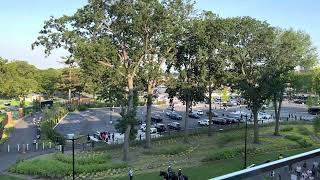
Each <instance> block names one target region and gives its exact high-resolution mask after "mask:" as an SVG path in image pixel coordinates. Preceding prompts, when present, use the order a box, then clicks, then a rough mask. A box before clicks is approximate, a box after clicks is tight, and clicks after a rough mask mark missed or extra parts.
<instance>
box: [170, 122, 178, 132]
mask: <svg viewBox="0 0 320 180" xmlns="http://www.w3.org/2000/svg"><path fill="white" fill-rule="evenodd" d="M168 128H169V129H173V130H178V131H179V130H181V126H180V123H178V122H172V123H169V124H168Z"/></svg>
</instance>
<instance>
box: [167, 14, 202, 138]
mask: <svg viewBox="0 0 320 180" xmlns="http://www.w3.org/2000/svg"><path fill="white" fill-rule="evenodd" d="M198 23H200V21H199V20H190V21H187V22H186V23H185V26H184V27H183V28H184V29H185V32H183V37H182V39H181V40H180V42H179V43H178V45H177V51H176V54H175V56H174V58H173V59H172V60H171V61H168V69H167V71H170V70H171V67H174V70H175V71H177V72H179V76H178V78H177V79H171V81H172V82H170V83H169V86H168V89H169V90H168V91H171V93H170V94H172V92H175V94H176V96H177V97H178V99H180V100H181V101H182V102H183V103H184V104H185V115H184V140H185V141H187V139H188V114H189V112H190V109H191V107H192V104H193V103H197V102H199V101H203V100H204V92H205V86H204V82H203V80H202V78H203V74H202V71H201V70H202V69H203V68H202V67H203V63H201V62H200V60H199V58H198V57H197V54H198V43H199V39H198V36H197V34H196V29H197V27H198V25H199V24H198Z"/></svg>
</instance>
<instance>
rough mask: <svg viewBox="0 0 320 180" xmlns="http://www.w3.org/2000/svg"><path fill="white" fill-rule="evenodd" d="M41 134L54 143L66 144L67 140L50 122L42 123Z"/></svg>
mask: <svg viewBox="0 0 320 180" xmlns="http://www.w3.org/2000/svg"><path fill="white" fill-rule="evenodd" d="M40 128H41V134H42V136H43V137H45V138H47V139H50V140H51V141H52V142H57V143H59V144H65V138H64V137H63V136H62V135H61V134H59V133H57V132H56V131H55V130H54V129H52V125H51V123H50V121H44V122H42V123H41V126H40Z"/></svg>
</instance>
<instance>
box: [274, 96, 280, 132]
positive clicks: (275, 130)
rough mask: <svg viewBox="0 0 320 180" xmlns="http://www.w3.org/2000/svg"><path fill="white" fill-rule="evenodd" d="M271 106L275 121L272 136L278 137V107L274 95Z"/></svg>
mask: <svg viewBox="0 0 320 180" xmlns="http://www.w3.org/2000/svg"><path fill="white" fill-rule="evenodd" d="M273 106H274V117H275V120H276V125H275V128H274V133H273V134H274V135H275V136H279V135H280V133H279V117H278V105H277V95H276V94H274V95H273Z"/></svg>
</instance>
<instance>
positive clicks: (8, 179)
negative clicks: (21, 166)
mask: <svg viewBox="0 0 320 180" xmlns="http://www.w3.org/2000/svg"><path fill="white" fill-rule="evenodd" d="M0 180H23V179H22V178H18V177H14V176H8V175H0Z"/></svg>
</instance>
